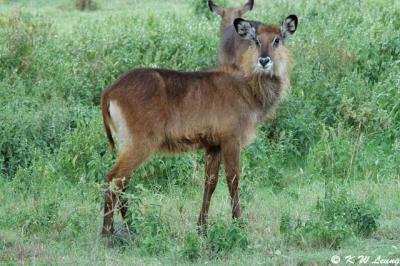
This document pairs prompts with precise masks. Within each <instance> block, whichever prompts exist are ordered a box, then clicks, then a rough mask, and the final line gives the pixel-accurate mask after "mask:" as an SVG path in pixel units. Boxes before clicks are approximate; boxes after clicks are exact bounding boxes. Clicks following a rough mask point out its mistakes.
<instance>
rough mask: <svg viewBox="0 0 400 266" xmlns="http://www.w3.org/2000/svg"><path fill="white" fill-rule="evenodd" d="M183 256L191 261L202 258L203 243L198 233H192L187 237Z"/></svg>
mask: <svg viewBox="0 0 400 266" xmlns="http://www.w3.org/2000/svg"><path fill="white" fill-rule="evenodd" d="M182 256H183V258H185V259H188V260H190V261H195V260H197V259H198V258H200V256H201V242H200V239H199V236H198V234H197V233H193V232H190V233H188V234H187V236H186V237H185V240H184V248H183V251H182Z"/></svg>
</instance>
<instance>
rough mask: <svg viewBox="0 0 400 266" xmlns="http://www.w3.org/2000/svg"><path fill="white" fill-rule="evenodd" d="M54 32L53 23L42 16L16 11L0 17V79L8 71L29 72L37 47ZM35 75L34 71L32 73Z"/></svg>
mask: <svg viewBox="0 0 400 266" xmlns="http://www.w3.org/2000/svg"><path fill="white" fill-rule="evenodd" d="M51 33H52V30H51V25H50V24H49V23H48V22H46V21H45V20H44V19H42V18H41V17H37V16H33V15H31V14H29V13H16V14H14V15H13V16H2V17H1V18H0V58H1V60H0V80H3V79H4V78H5V77H6V74H7V72H15V73H18V74H23V73H27V72H28V73H29V70H30V69H31V68H32V64H31V62H32V58H33V57H34V53H35V49H36V48H37V47H39V46H41V45H43V44H44V43H45V41H47V40H48V39H49V37H50V34H51ZM32 75H33V73H32Z"/></svg>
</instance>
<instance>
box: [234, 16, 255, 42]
mask: <svg viewBox="0 0 400 266" xmlns="http://www.w3.org/2000/svg"><path fill="white" fill-rule="evenodd" d="M233 25H234V26H235V30H236V32H237V34H239V36H240V37H242V38H243V39H246V40H251V41H256V40H257V33H256V29H255V28H254V27H253V25H252V23H251V22H250V21H247V20H244V19H242V18H237V19H235V20H234V21H233Z"/></svg>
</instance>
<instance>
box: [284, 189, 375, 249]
mask: <svg viewBox="0 0 400 266" xmlns="http://www.w3.org/2000/svg"><path fill="white" fill-rule="evenodd" d="M310 217H311V218H310V219H308V220H306V221H305V222H304V221H302V220H300V219H297V220H296V221H292V218H291V217H290V214H289V213H284V214H283V215H282V216H281V220H280V232H281V233H282V234H283V235H284V237H285V240H286V241H287V242H289V243H292V244H295V245H300V246H305V247H317V248H322V247H323V248H334V249H337V248H339V247H340V246H341V245H342V244H343V242H344V241H346V240H348V239H349V238H351V237H353V236H359V237H370V236H371V235H372V234H373V233H374V232H375V231H376V230H377V229H378V226H379V222H378V219H379V217H380V211H379V210H378V208H377V206H376V205H375V202H374V201H373V200H372V199H370V200H368V201H367V202H365V203H364V202H363V203H362V202H357V201H355V200H352V199H349V198H348V197H347V196H346V195H345V194H343V193H342V194H340V195H339V196H336V197H329V198H327V199H324V200H319V201H318V202H317V204H316V206H315V208H314V211H313V212H312V214H311V215H310Z"/></svg>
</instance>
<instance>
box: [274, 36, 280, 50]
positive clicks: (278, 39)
mask: <svg viewBox="0 0 400 266" xmlns="http://www.w3.org/2000/svg"><path fill="white" fill-rule="evenodd" d="M279 42H280V38H279V37H278V36H276V37H275V38H274V40H273V41H272V45H273V46H274V47H277V46H278V45H279Z"/></svg>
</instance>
